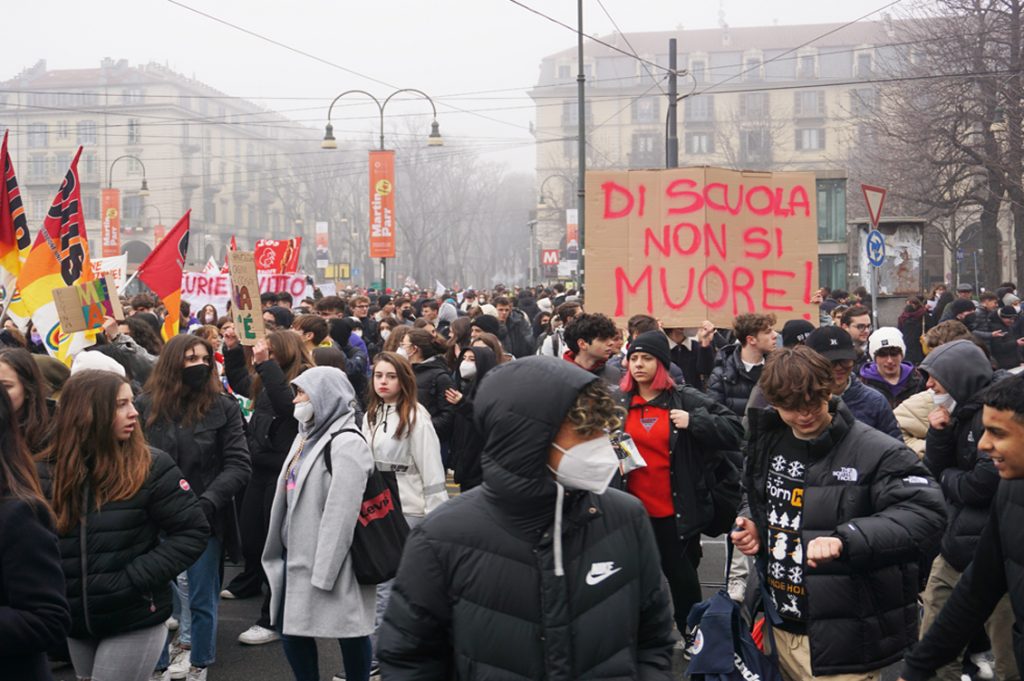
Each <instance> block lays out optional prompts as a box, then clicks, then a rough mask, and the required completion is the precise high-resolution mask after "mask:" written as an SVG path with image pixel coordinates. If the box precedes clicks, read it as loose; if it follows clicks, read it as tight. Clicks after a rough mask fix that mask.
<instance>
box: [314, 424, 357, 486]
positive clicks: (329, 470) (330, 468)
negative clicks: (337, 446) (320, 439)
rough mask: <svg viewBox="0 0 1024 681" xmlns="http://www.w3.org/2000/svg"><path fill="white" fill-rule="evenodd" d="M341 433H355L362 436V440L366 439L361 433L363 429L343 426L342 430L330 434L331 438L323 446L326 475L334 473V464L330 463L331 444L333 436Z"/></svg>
mask: <svg viewBox="0 0 1024 681" xmlns="http://www.w3.org/2000/svg"><path fill="white" fill-rule="evenodd" d="M342 433H355V434H356V435H358V436H359V437H361V438H363V441H364V442H365V441H366V436H365V435H363V431H361V430H359V429H357V428H343V429H342V430H339V431H338V432H337V433H335V434H334V435H332V436H331V439H330V440H328V441H327V447H325V454H326V456H325V457H324V466H326V467H327V473H328V475H334V470H333V469H334V464H332V463H331V445H332V444H334V438H336V437H338V436H339V435H341V434H342Z"/></svg>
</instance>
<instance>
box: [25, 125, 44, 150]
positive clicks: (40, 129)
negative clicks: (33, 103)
mask: <svg viewBox="0 0 1024 681" xmlns="http://www.w3.org/2000/svg"><path fill="white" fill-rule="evenodd" d="M46 137H47V127H46V123H32V124H31V125H29V126H28V146H29V148H30V149H41V148H43V147H46V146H47V144H46Z"/></svg>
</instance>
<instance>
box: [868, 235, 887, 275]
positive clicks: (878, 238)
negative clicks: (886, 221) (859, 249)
mask: <svg viewBox="0 0 1024 681" xmlns="http://www.w3.org/2000/svg"><path fill="white" fill-rule="evenodd" d="M867 250H868V262H869V263H871V264H872V265H873V266H874V267H881V266H882V263H883V262H884V261H885V237H884V236H882V233H881V232H879V231H878V230H877V229H873V230H871V231H870V232H868V240H867Z"/></svg>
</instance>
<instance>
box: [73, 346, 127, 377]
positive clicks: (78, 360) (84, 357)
mask: <svg viewBox="0 0 1024 681" xmlns="http://www.w3.org/2000/svg"><path fill="white" fill-rule="evenodd" d="M88 369H95V370H96V371H109V372H110V373H113V374H117V375H118V376H121V377H124V376H125V372H124V367H123V366H121V365H120V364H118V363H117V362H116V361H115V360H113V359H111V358H109V357H107V356H106V355H104V354H103V353H102V352H80V353H78V354H77V355H75V361H74V362H72V363H71V375H72V376H74V375H75V374H77V373H78V372H79V371H86V370H88Z"/></svg>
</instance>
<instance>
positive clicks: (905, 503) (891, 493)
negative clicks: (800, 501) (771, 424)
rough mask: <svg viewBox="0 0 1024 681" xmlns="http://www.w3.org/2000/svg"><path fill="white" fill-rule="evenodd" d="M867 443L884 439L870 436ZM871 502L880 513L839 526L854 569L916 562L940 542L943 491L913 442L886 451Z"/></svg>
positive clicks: (845, 553)
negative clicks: (912, 449) (912, 445)
mask: <svg viewBox="0 0 1024 681" xmlns="http://www.w3.org/2000/svg"><path fill="white" fill-rule="evenodd" d="M894 444H895V443H894ZM864 446H869V447H872V446H879V443H876V442H868V441H865V442H864ZM882 446H884V444H882ZM871 501H872V506H873V507H874V508H875V509H877V510H876V512H875V513H874V514H872V515H870V516H864V517H860V518H854V519H851V520H848V521H846V522H844V523H843V524H841V525H840V526H839V527H837V528H836V535H837V536H838V537H839V538H840V539H842V540H843V558H842V559H843V560H846V561H848V562H849V563H850V565H851V567H852V569H854V570H866V569H871V568H873V567H878V566H885V565H894V564H898V563H905V562H910V561H914V560H917V559H918V558H919V557H920V555H921V554H923V553H927V551H928V549H929V548H930V547H934V546H936V545H937V544H938V542H939V540H940V538H941V537H942V532H943V530H944V529H945V525H946V511H945V503H944V501H943V498H942V491H941V490H940V489H939V487H938V485H937V484H936V483H935V480H934V479H933V478H932V477H931V475H929V474H928V470H927V469H926V468H925V466H924V465H923V464H922V463H921V462H920V461H918V459H917V456H916V455H915V454H914V453H913V452H912V451H910V449H908V448H907V447H905V446H903V445H902V444H901V445H899V446H893V447H892V448H891V449H889V450H888V451H887V452H886V453H885V454H883V455H882V457H881V460H880V462H879V465H878V468H877V469H876V470H875V471H874V474H873V482H872V483H871Z"/></svg>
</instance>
